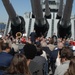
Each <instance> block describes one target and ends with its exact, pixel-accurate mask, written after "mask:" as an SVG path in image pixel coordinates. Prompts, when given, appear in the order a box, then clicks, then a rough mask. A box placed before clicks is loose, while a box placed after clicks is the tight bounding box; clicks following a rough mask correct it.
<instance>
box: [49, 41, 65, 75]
mask: <svg viewBox="0 0 75 75" xmlns="http://www.w3.org/2000/svg"><path fill="white" fill-rule="evenodd" d="M63 47H64V45H63V43H62V42H58V44H57V47H56V48H55V49H54V50H53V51H52V52H51V57H50V64H51V69H52V73H53V74H54V72H55V68H56V59H57V57H58V54H59V52H61V50H62V48H63Z"/></svg>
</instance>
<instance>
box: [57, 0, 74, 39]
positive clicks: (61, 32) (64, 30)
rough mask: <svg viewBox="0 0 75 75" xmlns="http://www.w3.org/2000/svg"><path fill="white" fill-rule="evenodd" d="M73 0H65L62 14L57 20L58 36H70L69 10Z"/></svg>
mask: <svg viewBox="0 0 75 75" xmlns="http://www.w3.org/2000/svg"><path fill="white" fill-rule="evenodd" d="M73 1H74V0H66V5H65V8H64V12H63V16H62V18H61V19H60V20H59V22H58V26H57V28H58V32H57V34H58V37H62V38H70V37H71V19H70V17H71V12H72V5H73Z"/></svg>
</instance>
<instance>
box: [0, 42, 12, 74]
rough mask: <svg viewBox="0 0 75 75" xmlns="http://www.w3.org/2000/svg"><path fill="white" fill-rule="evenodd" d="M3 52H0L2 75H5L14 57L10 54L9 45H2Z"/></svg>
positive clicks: (0, 72)
mask: <svg viewBox="0 0 75 75" xmlns="http://www.w3.org/2000/svg"><path fill="white" fill-rule="evenodd" d="M1 49H2V52H0V75H3V73H4V70H5V69H6V68H7V67H9V65H10V63H11V60H12V58H13V56H12V55H11V54H9V52H10V47H9V44H8V43H3V44H2V45H1Z"/></svg>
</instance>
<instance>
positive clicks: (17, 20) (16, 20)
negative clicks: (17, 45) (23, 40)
mask: <svg viewBox="0 0 75 75" xmlns="http://www.w3.org/2000/svg"><path fill="white" fill-rule="evenodd" d="M2 2H3V4H4V7H5V9H6V11H7V13H8V15H9V19H10V20H11V31H10V33H11V34H12V35H13V36H14V37H15V36H16V33H17V32H21V33H24V32H25V21H24V19H23V17H21V16H18V15H17V14H16V12H15V10H14V8H13V6H12V5H11V3H10V1H9V0H2Z"/></svg>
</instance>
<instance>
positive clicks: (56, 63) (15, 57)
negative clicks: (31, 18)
mask: <svg viewBox="0 0 75 75" xmlns="http://www.w3.org/2000/svg"><path fill="white" fill-rule="evenodd" d="M0 75H75V44H74V40H73V39H72V38H63V39H62V38H58V37H57V36H56V35H55V33H54V35H53V36H52V37H48V38H44V37H43V36H41V37H36V34H35V33H31V34H30V36H29V37H27V35H22V36H21V37H18V36H16V38H14V37H13V36H10V34H8V35H6V36H1V37H0Z"/></svg>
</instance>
